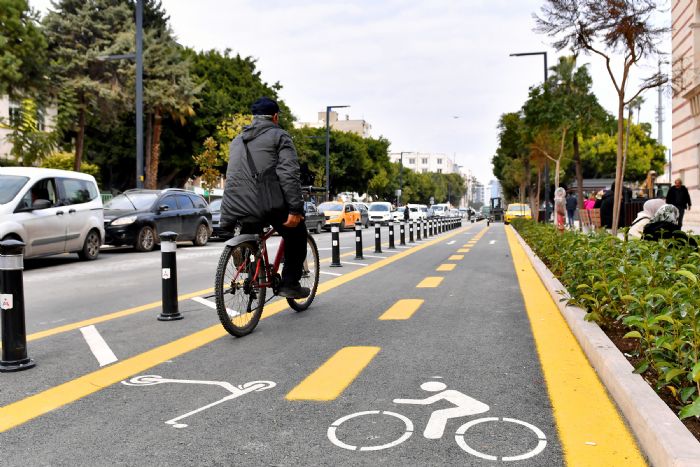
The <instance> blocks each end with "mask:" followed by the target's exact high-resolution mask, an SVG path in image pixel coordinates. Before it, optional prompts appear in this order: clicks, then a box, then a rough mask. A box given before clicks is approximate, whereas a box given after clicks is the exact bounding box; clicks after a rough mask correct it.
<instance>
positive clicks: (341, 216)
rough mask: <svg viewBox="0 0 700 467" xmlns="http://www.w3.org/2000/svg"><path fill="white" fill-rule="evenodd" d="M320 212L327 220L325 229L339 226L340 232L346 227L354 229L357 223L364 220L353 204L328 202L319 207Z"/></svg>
mask: <svg viewBox="0 0 700 467" xmlns="http://www.w3.org/2000/svg"><path fill="white" fill-rule="evenodd" d="M318 210H319V212H321V213H322V214H323V215H324V216H325V218H326V224H325V225H324V226H323V227H324V228H325V229H330V228H331V227H332V226H334V225H337V226H338V227H340V230H343V229H345V228H346V227H352V226H353V225H355V222H357V221H358V220H361V219H362V215H361V213H360V210H359V209H357V207H356V206H355V205H354V204H353V203H344V202H342V201H327V202H325V203H321V204H320V205H319V206H318Z"/></svg>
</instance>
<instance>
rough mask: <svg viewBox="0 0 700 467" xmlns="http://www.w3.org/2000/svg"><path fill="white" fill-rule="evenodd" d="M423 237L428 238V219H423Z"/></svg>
mask: <svg viewBox="0 0 700 467" xmlns="http://www.w3.org/2000/svg"><path fill="white" fill-rule="evenodd" d="M423 238H428V219H425V220H424V221H423Z"/></svg>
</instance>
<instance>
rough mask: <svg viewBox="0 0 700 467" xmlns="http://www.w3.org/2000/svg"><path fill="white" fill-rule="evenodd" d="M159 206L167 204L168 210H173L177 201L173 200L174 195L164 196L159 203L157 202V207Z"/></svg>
mask: <svg viewBox="0 0 700 467" xmlns="http://www.w3.org/2000/svg"><path fill="white" fill-rule="evenodd" d="M161 206H167V207H168V210H169V211H174V210H176V209H177V203H176V202H175V197H174V196H166V197H165V198H163V199H162V200H160V203H158V207H159V208H160V207H161Z"/></svg>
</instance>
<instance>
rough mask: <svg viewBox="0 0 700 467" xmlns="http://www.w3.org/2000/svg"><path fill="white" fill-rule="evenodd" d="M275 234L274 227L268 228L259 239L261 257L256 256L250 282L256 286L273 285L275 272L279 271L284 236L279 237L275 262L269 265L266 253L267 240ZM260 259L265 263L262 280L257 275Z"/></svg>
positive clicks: (258, 274)
mask: <svg viewBox="0 0 700 467" xmlns="http://www.w3.org/2000/svg"><path fill="white" fill-rule="evenodd" d="M274 234H275V229H273V228H270V230H268V231H267V232H264V233H263V235H262V237H261V238H260V240H259V243H260V255H261V256H262V258H258V260H257V263H256V265H255V274H254V275H253V279H252V281H251V282H252V283H254V284H256V283H257V285H258V288H261V289H263V288H267V287H272V285H273V278H274V276H275V274H277V271H279V267H280V264H281V263H282V258H284V238H280V245H279V248H278V249H277V254H276V255H275V262H274V263H273V264H272V266H270V261H269V258H268V254H267V240H268V239H269V238H270V237H272V236H273V235H274ZM260 259H263V263H264V265H265V277H266V279H265V281H264V282H259V281H258V279H259V276H260ZM239 272H240V271H239Z"/></svg>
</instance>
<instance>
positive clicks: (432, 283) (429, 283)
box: [416, 277, 444, 289]
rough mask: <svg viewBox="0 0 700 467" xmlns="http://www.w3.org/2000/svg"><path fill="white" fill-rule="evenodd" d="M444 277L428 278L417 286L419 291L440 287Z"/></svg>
mask: <svg viewBox="0 0 700 467" xmlns="http://www.w3.org/2000/svg"><path fill="white" fill-rule="evenodd" d="M442 279H444V278H443V277H426V278H425V279H423V280H422V281H420V283H419V284H418V285H417V286H416V287H417V288H419V289H430V288H434V287H437V286H439V285H440V283H441V282H442Z"/></svg>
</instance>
